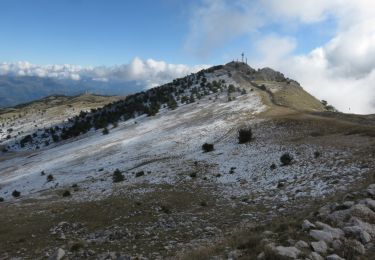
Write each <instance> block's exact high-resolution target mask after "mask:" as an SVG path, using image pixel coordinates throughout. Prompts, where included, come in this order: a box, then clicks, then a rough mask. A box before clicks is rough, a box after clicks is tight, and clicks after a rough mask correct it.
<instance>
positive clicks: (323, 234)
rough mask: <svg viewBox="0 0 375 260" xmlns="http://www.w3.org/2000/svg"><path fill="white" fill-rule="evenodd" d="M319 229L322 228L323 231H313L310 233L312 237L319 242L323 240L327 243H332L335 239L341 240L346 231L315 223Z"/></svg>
mask: <svg viewBox="0 0 375 260" xmlns="http://www.w3.org/2000/svg"><path fill="white" fill-rule="evenodd" d="M315 224H316V226H317V227H320V228H322V229H323V230H316V229H313V230H311V231H310V236H312V237H313V238H314V239H316V240H317V241H320V240H323V241H325V242H327V243H332V242H333V240H334V239H340V238H341V237H343V236H344V231H342V230H341V229H339V228H333V227H331V226H330V225H327V224H325V223H322V222H316V223H315Z"/></svg>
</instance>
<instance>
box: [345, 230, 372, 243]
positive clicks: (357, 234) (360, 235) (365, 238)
mask: <svg viewBox="0 0 375 260" xmlns="http://www.w3.org/2000/svg"><path fill="white" fill-rule="evenodd" d="M343 231H344V232H345V235H346V236H350V237H354V238H355V239H357V240H359V241H361V242H362V243H363V244H367V243H369V242H370V241H371V236H370V235H369V233H367V232H366V231H365V230H363V229H362V228H361V227H360V226H350V227H344V228H343Z"/></svg>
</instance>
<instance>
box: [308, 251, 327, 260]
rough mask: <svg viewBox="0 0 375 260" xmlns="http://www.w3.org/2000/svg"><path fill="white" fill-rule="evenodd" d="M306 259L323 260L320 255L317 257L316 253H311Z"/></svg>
mask: <svg viewBox="0 0 375 260" xmlns="http://www.w3.org/2000/svg"><path fill="white" fill-rule="evenodd" d="M308 258H309V259H311V260H324V258H323V257H322V256H321V255H319V254H318V253H317V252H311V253H310V255H309V256H308Z"/></svg>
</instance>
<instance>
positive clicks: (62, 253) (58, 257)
mask: <svg viewBox="0 0 375 260" xmlns="http://www.w3.org/2000/svg"><path fill="white" fill-rule="evenodd" d="M64 256H65V250H64V249H62V248H59V249H57V251H56V252H55V254H53V255H52V256H51V257H50V258H49V260H61V259H62V258H63V257H64Z"/></svg>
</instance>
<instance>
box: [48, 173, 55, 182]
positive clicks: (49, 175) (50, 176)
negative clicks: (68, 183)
mask: <svg viewBox="0 0 375 260" xmlns="http://www.w3.org/2000/svg"><path fill="white" fill-rule="evenodd" d="M53 180H54V178H53V175H52V174H48V176H47V182H50V181H53Z"/></svg>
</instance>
